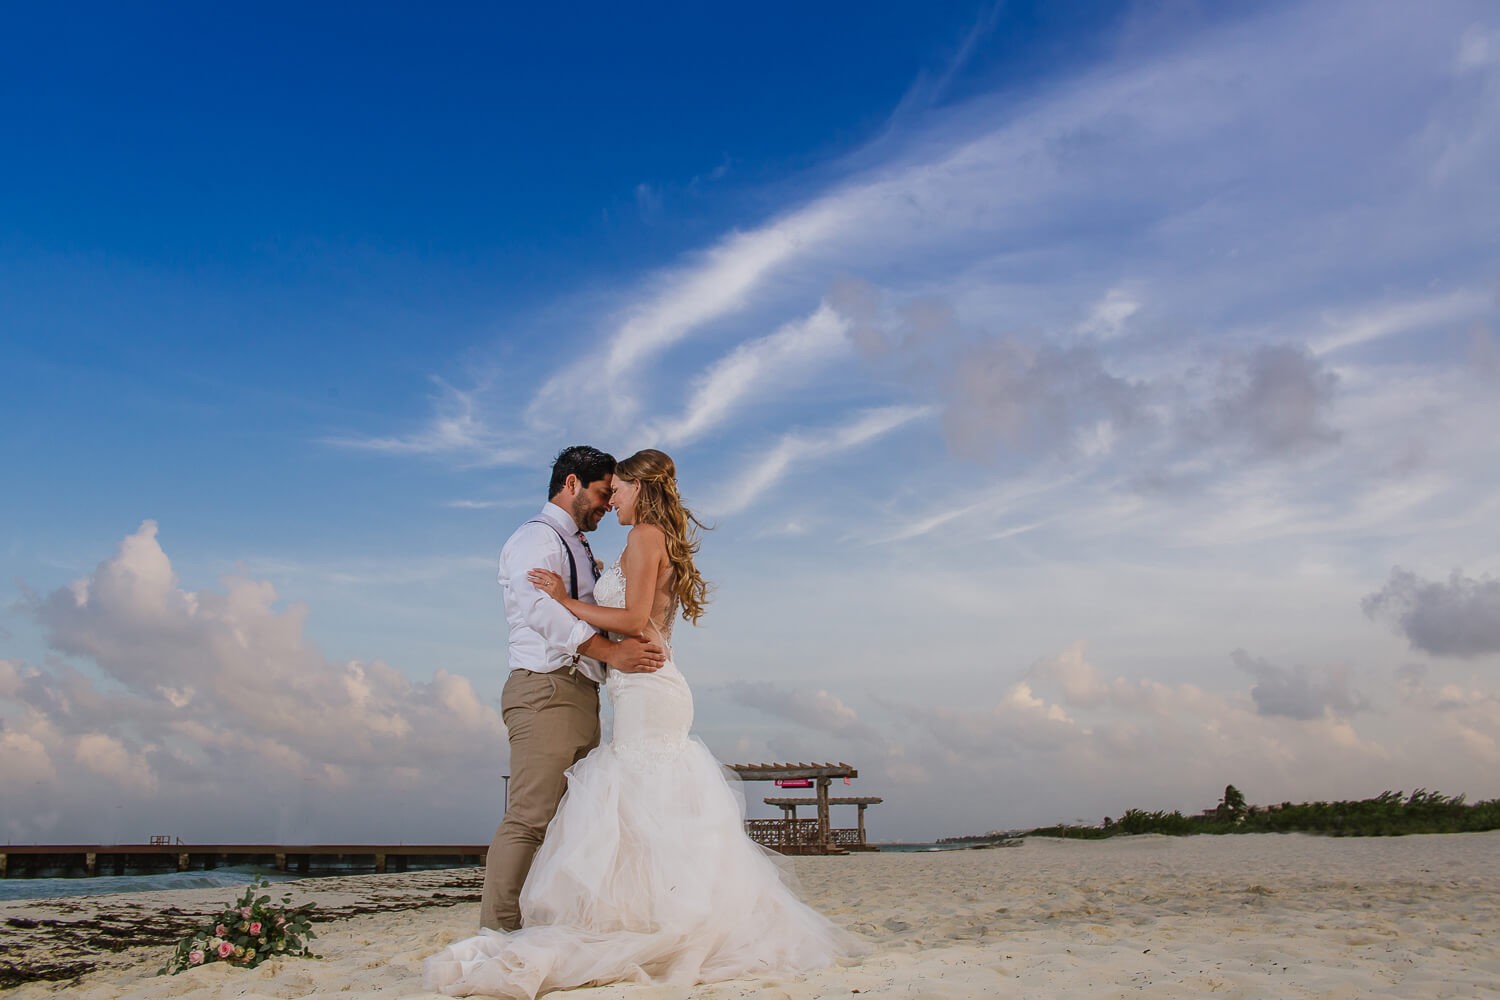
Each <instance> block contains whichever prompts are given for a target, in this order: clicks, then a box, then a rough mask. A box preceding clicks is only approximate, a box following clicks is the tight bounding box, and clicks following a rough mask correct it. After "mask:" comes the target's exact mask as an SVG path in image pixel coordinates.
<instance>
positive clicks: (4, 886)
mask: <svg viewBox="0 0 1500 1000" xmlns="http://www.w3.org/2000/svg"><path fill="white" fill-rule="evenodd" d="M329 874H335V873H329ZM299 877H302V878H305V877H306V876H298V875H289V874H286V873H284V872H278V871H275V870H264V869H260V868H250V867H240V868H215V869H214V870H213V871H206V872H162V873H160V874H155V875H100V876H98V877H96V878H0V901H3V900H10V899H57V898H60V897H63V896H104V895H108V894H110V893H115V892H152V891H155V890H159V889H220V888H223V889H233V890H237V889H239V888H240V887H242V886H246V885H249V884H250V883H251V882H254V881H255V880H256V879H257V878H264V879H265V880H266V881H267V882H290V881H291V880H292V879H294V878H299ZM238 894H239V893H238V892H230V893H226V894H225V901H226V902H228V900H229V898H230V897H231V896H237V895H238Z"/></svg>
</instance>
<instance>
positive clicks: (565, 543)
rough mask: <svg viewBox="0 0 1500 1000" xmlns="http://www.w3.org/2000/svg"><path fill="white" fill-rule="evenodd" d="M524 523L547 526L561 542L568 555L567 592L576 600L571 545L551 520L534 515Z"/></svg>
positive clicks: (576, 579)
mask: <svg viewBox="0 0 1500 1000" xmlns="http://www.w3.org/2000/svg"><path fill="white" fill-rule="evenodd" d="M526 523H527V524H545V525H546V526H547V527H549V528H551V529H552V533H553V534H554V535H556V536H557V540H558V541H560V542H562V547H563V552H564V553H566V554H567V557H568V584H569V590H568V593H569V595H571V596H572V598H573V600H575V601H576V600H578V563H577V562H575V561H574V560H573V546H571V545H569V544H568V540H567V539H566V538H564V537H563V533H562V532H561V531H558V530H557V525H555V524H553V523H552V522H551V521H548V520H545V519H543V518H540V517H534V518H532V519H531V520H530V521H527V522H526Z"/></svg>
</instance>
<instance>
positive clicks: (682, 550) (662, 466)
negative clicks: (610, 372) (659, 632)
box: [615, 448, 708, 625]
mask: <svg viewBox="0 0 1500 1000" xmlns="http://www.w3.org/2000/svg"><path fill="white" fill-rule="evenodd" d="M615 478H617V479H625V480H628V481H630V482H632V483H636V484H638V485H639V486H640V493H639V495H638V496H637V497H636V501H635V520H636V523H637V524H654V525H656V526H657V527H658V528H660V529H661V530H662V533H663V534H664V535H666V536H667V560H668V561H669V562H670V563H671V564H672V593H673V595H674V596H675V597H676V598H677V603H678V604H680V605H682V617H684V618H686V619H687V620H688V621H690V622H692V623H693V624H694V625H696V624H698V619H699V618H700V617H702V615H703V609H704V607H705V606H707V604H708V581H707V580H705V579H703V576H702V574H700V573H699V572H698V567H696V566H694V565H693V556H694V555H695V554H696V553H697V551H698V544H699V538H698V529H699V528H701V529H703V530H704V531H707V530H708V526H707V525H706V524H704V523H703V522H702V521H700V520H698V519H697V518H696V517H694V516H693V512H692V511H690V510H688V509H687V507H686V506H684V505H683V503H682V497H680V496H678V494H677V465H676V463H674V462H673V461H672V459H671V456H669V455H667V454H666V453H665V452H660V451H657V450H656V449H655V448H646V449H645V450H643V451H638V452H636V453H635V454H634V455H631V456H630V457H629V458H627V459H625V460H623V461H621V462H620V463H619V464H617V465H616V466H615Z"/></svg>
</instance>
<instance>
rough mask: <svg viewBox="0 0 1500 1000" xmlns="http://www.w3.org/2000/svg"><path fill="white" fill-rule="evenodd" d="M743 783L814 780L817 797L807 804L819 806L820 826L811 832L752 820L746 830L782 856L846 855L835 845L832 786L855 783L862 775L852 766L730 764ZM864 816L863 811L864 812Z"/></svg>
mask: <svg viewBox="0 0 1500 1000" xmlns="http://www.w3.org/2000/svg"><path fill="white" fill-rule="evenodd" d="M725 766H726V767H728V768H729V769H730V770H731V771H733V772H734V773H735V774H737V775H739V776H740V780H741V781H798V780H803V779H806V780H810V781H811V782H812V783H813V785H814V787H815V789H816V791H817V797H816V798H814V799H809V800H807V801H808V803H809V804H814V805H816V806H817V811H818V815H817V822H816V824H815V825H813V824H809V825H811V826H812V829H811V830H804V829H803V824H802V823H800V822H798V821H795V820H784V819H780V820H777V819H773V820H748V821H747V822H746V824H745V825H746V827H747V828H748V830H749V832H750V836H752V837H754V838H755V840H756V841H757V842H758V843H761V844H764V845H765V846H766V847H769V848H771V849H772V850H775V851H780V852H781V853H782V854H843V853H845V852H844V849H843V848H842V847H840V846H839V845H838V844H837V843H835V842H834V836H833V829H832V824H830V823H829V821H828V806H829V795H828V786H829V785H831V784H832V783H833V779H834V778H849V779H851V780H852V779H854V778H857V777H859V771H857V770H855V768H854V767H853V766H851V765H849V764H844V763H842V762H841V763H838V764H726V765H725ZM861 814H863V811H861Z"/></svg>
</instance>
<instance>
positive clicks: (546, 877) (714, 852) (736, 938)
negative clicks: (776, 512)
mask: <svg viewBox="0 0 1500 1000" xmlns="http://www.w3.org/2000/svg"><path fill="white" fill-rule="evenodd" d="M594 596H595V599H596V600H598V602H599V603H600V604H602V605H605V606H607V607H616V608H618V607H624V604H625V578H624V576H623V575H622V574H621V572H620V568H619V566H618V565H616V566H614V567H611V568H610V570H609V571H608V572H606V573H605V574H604V576H603V577H601V578H600V580H599V583H598V584H597V586H596V587H595V589H594ZM670 611H671V612H675V607H674V608H672V609H670ZM672 617H675V615H674V614H672V613H669V616H668V621H667V624H666V627H665V629H663V632H664V633H665V634H664V635H663V640H664V641H667V640H669V639H670V633H671V619H672ZM606 688H607V690H608V692H609V698H610V701H611V702H612V703H613V705H614V735H613V738H612V739H611V741H610V742H608V743H606V744H604V745H602V746H600V747H599V748H598V749H596V750H594V751H593V752H592V753H590V754H589V755H588V756H587V757H585V758H584V759H583V760H581V761H579V762H578V763H577V764H575V765H573V767H571V768H570V769H569V770H568V791H567V794H566V795H564V796H563V800H562V804H561V805H560V806H559V807H558V810H557V815H556V816H555V817H554V818H553V820H552V823H551V825H549V826H548V827H547V836H546V839H545V840H544V841H543V842H542V846H541V849H540V850H538V851H537V855H536V859H535V861H534V862H533V863H532V866H531V874H530V875H529V876H527V879H526V885H525V887H524V888H523V889H522V890H521V916H522V919H523V921H524V927H523V929H522V930H519V931H514V932H511V933H503V932H500V931H489V930H486V931H481V932H480V934H479V936H478V937H472V938H468V939H466V940H463V941H460V942H458V943H457V944H454V945H450V946H449V947H448V948H445V949H444V950H443V951H441V952H439V953H438V954H437V955H434V956H433V957H431V958H429V959H428V960H427V962H426V967H425V981H426V985H427V988H428V989H432V990H437V991H440V992H443V993H448V994H451V995H454V996H468V995H472V994H481V995H487V996H499V997H517V998H526V1000H531V998H534V997H536V995H537V994H538V993H542V992H545V991H547V990H555V989H567V988H571V987H576V986H585V985H590V984H603V983H613V982H637V983H674V984H680V985H691V984H695V983H709V982H720V981H723V980H727V979H738V978H742V977H764V976H784V975H791V974H795V973H799V972H805V971H809V970H812V969H819V968H823V967H824V966H828V965H831V964H833V963H834V962H835V961H837V960H838V959H839V958H841V957H845V956H848V955H852V954H854V953H856V951H857V950H858V949H859V946H858V945H857V944H856V942H855V941H854V939H853V938H852V937H850V936H849V935H848V934H847V933H846V932H844V931H843V930H841V929H839V928H838V927H836V926H834V924H832V923H831V922H830V921H829V920H828V919H827V918H826V917H824V916H822V915H821V914H819V913H817V912H816V911H814V910H813V909H811V908H810V907H808V906H807V905H806V904H805V903H803V902H802V901H801V900H800V899H798V898H797V895H796V893H795V892H794V891H793V890H792V888H790V886H789V885H788V883H787V881H786V880H785V879H784V877H783V873H782V869H781V868H780V867H778V864H777V861H776V860H774V859H775V857H776V856H775V855H773V854H771V853H770V852H769V851H767V850H765V849H764V848H762V847H761V846H760V845H758V844H756V843H755V842H754V841H752V840H750V838H749V837H747V836H746V835H745V830H744V825H743V819H744V802H743V800H742V798H741V797H740V794H739V792H738V790H737V787H736V785H737V782H736V783H735V784H731V782H730V780H729V778H728V777H727V776H726V769H725V768H723V767H722V766H721V765H720V764H719V762H718V761H717V760H715V759H714V756H713V754H711V753H709V751H708V748H707V747H706V746H704V745H703V744H702V743H701V742H700V741H699V740H698V739H697V738H696V737H693V736H691V735H689V733H688V730H689V728H690V727H691V725H692V722H693V696H692V692H690V691H689V690H688V686H687V681H686V680H685V679H684V678H683V676H682V674H681V672H679V671H678V669H677V665H676V664H675V663H674V662H673V661H672V658H671V649H670V646H668V659H667V663H666V665H665V666H663V667H662V668H661V669H660V670H658V671H656V672H655V673H649V674H627V673H621V672H619V671H615V670H611V671H610V672H609V677H608V680H607V682H606ZM782 864H784V862H782Z"/></svg>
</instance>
